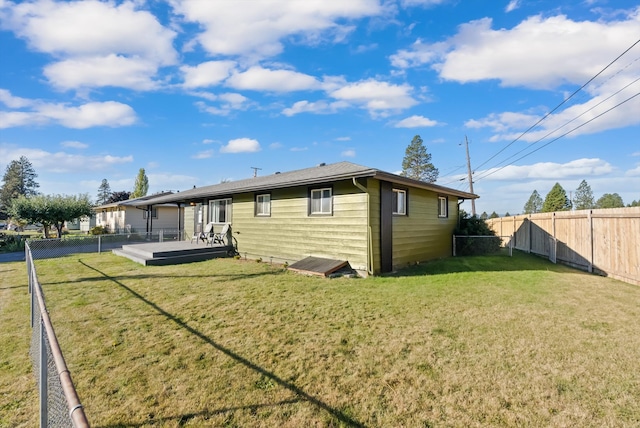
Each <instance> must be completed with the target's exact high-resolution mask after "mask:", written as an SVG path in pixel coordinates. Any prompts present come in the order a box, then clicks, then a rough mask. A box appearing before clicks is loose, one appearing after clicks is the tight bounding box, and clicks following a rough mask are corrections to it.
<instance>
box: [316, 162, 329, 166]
mask: <svg viewBox="0 0 640 428" xmlns="http://www.w3.org/2000/svg"><path fill="white" fill-rule="evenodd" d="M318 166H327V164H326V163H324V162H322V163H319V164H318Z"/></svg>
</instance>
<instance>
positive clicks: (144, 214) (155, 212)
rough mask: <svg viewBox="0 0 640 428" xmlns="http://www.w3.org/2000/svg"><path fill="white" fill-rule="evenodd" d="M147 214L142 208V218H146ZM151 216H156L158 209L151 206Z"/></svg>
mask: <svg viewBox="0 0 640 428" xmlns="http://www.w3.org/2000/svg"><path fill="white" fill-rule="evenodd" d="M148 216H149V211H147V210H144V211H142V218H143V219H145V220H146V219H147V217H148ZM151 218H158V209H157V208H151Z"/></svg>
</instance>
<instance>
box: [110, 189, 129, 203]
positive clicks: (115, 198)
mask: <svg viewBox="0 0 640 428" xmlns="http://www.w3.org/2000/svg"><path fill="white" fill-rule="evenodd" d="M130 197H131V192H127V191H126V190H120V191H118V192H112V193H111V195H110V196H109V199H107V200H106V201H105V204H112V203H114V202H120V201H126V200H128V199H129V198H130Z"/></svg>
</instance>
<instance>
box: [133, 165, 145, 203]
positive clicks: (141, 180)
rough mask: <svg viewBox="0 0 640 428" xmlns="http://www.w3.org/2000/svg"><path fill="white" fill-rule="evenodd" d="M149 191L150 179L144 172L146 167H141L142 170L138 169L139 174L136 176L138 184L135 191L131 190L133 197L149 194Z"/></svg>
mask: <svg viewBox="0 0 640 428" xmlns="http://www.w3.org/2000/svg"><path fill="white" fill-rule="evenodd" d="M148 191H149V179H148V178H147V174H146V173H145V172H144V168H140V171H138V176H137V177H136V184H135V186H134V188H133V192H131V198H140V197H142V196H147V192H148Z"/></svg>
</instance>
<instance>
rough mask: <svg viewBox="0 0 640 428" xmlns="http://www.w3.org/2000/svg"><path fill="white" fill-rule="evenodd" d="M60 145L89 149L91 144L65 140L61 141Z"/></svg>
mask: <svg viewBox="0 0 640 428" xmlns="http://www.w3.org/2000/svg"><path fill="white" fill-rule="evenodd" d="M60 145H61V146H62V147H67V148H71V149H79V150H82V149H87V148H89V145H88V144H86V143H82V142H80V141H63V142H62V143H60Z"/></svg>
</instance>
